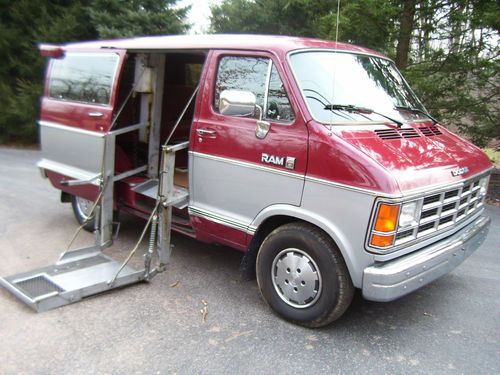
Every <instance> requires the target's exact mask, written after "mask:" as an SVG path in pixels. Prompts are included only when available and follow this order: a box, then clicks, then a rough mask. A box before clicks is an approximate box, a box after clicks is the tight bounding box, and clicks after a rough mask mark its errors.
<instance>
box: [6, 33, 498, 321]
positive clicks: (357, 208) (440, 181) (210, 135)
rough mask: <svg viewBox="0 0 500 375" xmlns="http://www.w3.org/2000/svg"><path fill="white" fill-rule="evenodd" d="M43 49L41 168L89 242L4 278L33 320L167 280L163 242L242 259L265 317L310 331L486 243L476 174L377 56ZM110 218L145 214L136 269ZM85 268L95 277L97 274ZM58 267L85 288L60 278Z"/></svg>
mask: <svg viewBox="0 0 500 375" xmlns="http://www.w3.org/2000/svg"><path fill="white" fill-rule="evenodd" d="M40 51H41V54H42V55H43V56H46V57H48V58H49V59H48V65H47V71H46V79H45V90H44V93H43V98H42V101H41V114H40V120H39V129H40V140H41V148H42V159H41V160H40V161H39V163H38V166H39V167H40V170H41V172H42V174H43V176H44V177H47V178H48V180H49V181H50V183H51V184H52V185H53V186H54V187H55V188H57V189H59V190H60V192H61V193H60V194H61V201H62V202H68V203H71V205H72V208H73V210H74V214H75V216H76V219H77V220H78V222H79V223H80V224H81V226H82V227H84V228H86V229H88V230H91V231H94V232H95V233H96V241H97V243H96V246H94V247H91V248H89V249H79V250H76V251H73V252H68V253H65V254H63V256H62V257H61V258H60V260H59V261H58V264H57V266H56V267H55V268H54V267H52V268H47V269H44V270H43V271H40V270H39V271H37V272H35V273H31V274H29V275H28V274H25V275H21V276H19V275H17V276H16V277H11V278H6V279H2V283H3V285H4V286H7V287H8V288H9V289H10V290H11V291H13V292H15V293H17V295H18V296H19V297H20V298H21V299H23V300H24V301H25V302H27V303H30V304H31V305H32V306H34V307H35V308H38V309H42V310H43V309H48V308H52V307H56V306H60V305H62V304H65V303H70V302H74V301H76V300H78V299H80V298H82V297H84V296H86V295H90V294H93V293H97V292H102V291H104V290H107V289H109V288H112V287H116V286H121V285H126V284H130V283H132V282H136V281H140V280H148V279H149V278H150V277H152V276H153V275H154V274H155V273H156V272H160V271H162V270H163V269H164V268H165V264H166V263H167V261H168V255H169V254H170V231H171V230H173V231H175V232H179V233H182V234H184V235H186V236H189V237H192V238H195V239H197V240H199V241H203V242H206V243H217V244H222V245H225V246H228V247H230V248H233V249H235V250H237V251H240V252H242V253H243V254H244V256H243V258H242V259H243V260H242V264H241V270H242V272H243V274H244V275H245V276H246V277H247V278H248V277H252V276H256V278H257V282H258V286H259V288H260V291H261V293H262V296H263V298H264V299H265V301H266V302H267V303H268V304H269V305H270V306H271V308H272V309H273V310H274V311H275V312H276V313H277V314H278V315H280V316H281V317H283V318H285V319H287V320H290V321H292V322H295V323H297V324H301V325H305V326H309V327H319V326H323V325H326V324H329V323H331V322H333V321H334V320H336V319H337V318H339V317H340V316H341V315H342V314H343V313H344V312H345V311H346V309H347V308H348V306H349V304H350V303H351V300H352V297H353V294H354V292H355V289H359V290H361V292H362V295H363V296H364V298H366V299H368V300H372V301H391V300H394V299H397V298H399V297H401V296H404V295H406V294H408V293H410V292H412V291H415V290H416V289H418V288H421V287H423V286H424V285H426V284H428V283H430V282H431V281H433V280H435V279H436V278H438V277H440V276H442V275H444V274H446V273H448V272H450V271H451V270H452V269H454V268H455V267H456V266H458V265H459V264H460V263H461V262H462V261H463V260H464V259H465V258H467V257H468V256H469V255H470V254H471V253H472V252H474V251H475V250H476V249H477V248H478V247H479V246H480V244H481V243H482V242H483V240H484V238H485V237H486V235H487V232H488V228H489V224H490V219H489V218H488V217H487V216H486V215H485V209H484V198H485V195H486V189H487V184H488V178H489V173H490V171H491V168H492V166H491V163H490V162H489V160H488V158H487V157H486V156H485V155H484V154H483V153H482V152H481V150H479V149H478V148H477V147H475V146H474V145H472V144H471V143H469V142H467V141H466V140H464V139H462V138H460V137H458V136H457V135H455V134H453V133H452V132H450V131H449V130H447V129H446V128H445V127H444V126H443V125H442V124H441V123H440V122H439V121H437V120H435V119H434V118H433V117H431V116H430V115H429V113H428V112H427V110H426V109H425V108H424V106H423V105H422V103H421V102H420V101H419V99H418V98H417V96H416V95H415V93H414V92H413V91H412V90H411V88H410V87H409V85H408V84H407V82H406V81H405V79H404V78H403V76H402V75H401V74H400V73H399V72H398V70H397V69H396V67H395V65H394V63H393V62H392V61H391V60H390V59H388V58H387V57H385V56H383V55H382V54H380V53H378V52H375V51H372V50H369V49H366V48H361V47H357V46H354V45H349V44H344V43H335V42H331V41H324V40H316V39H307V38H293V37H278V36H257V35H209V36H159V37H146V38H134V39H123V40H106V41H103V40H101V41H92V42H84V43H74V44H66V45H57V46H56V45H41V46H40ZM124 211H125V212H128V213H131V214H133V215H136V216H138V217H141V218H144V219H145V220H146V223H147V224H146V228H145V229H144V232H143V235H144V234H145V233H146V229H147V228H148V230H149V232H148V233H150V235H149V236H150V241H149V248H148V250H147V251H146V256H145V269H144V270H142V269H141V270H134V269H132V267H131V266H129V265H127V264H126V262H124V263H123V264H122V262H116V261H113V260H111V258H109V257H108V256H107V255H106V254H104V253H103V252H102V251H103V250H104V249H105V248H106V247H107V246H109V245H110V244H111V242H112V240H113V233H114V232H115V229H116V226H117V223H116V222H115V221H116V214H117V213H118V212H124ZM139 223H140V221H139ZM141 238H142V236H141ZM154 249H156V250H157V251H158V255H156V252H155V251H153V250H154ZM151 259H157V263H158V265H157V266H152V265H151ZM82 260H85V261H82ZM61 267H66V269H67V272H66V271H65V272H63V273H61ZM85 267H86V268H85ZM98 267H100V268H99V270H104V271H106V272H108V271H109V272H108V274H106V276H102V278H101V279H100V278H99V277H101V276H97V274H98V272H95V269H97V268H98ZM86 269H88V270H89V271H88V276H85V275H86V274H85V273H84V272H86V271H85V270H86ZM91 269H92V270H93V271H92V272H91V271H90V270H91ZM72 271H74V272H79V275H80V276H81V277H80V278H79V280H81V282H82V283H87V284H85V285H82V286H81V287H79V288H75V287H74V286H71V285H69V284H70V283H66V281H67V279H68V278H69V276H68V274H70V273H71V272H72ZM82 275H83V276H82ZM99 275H101V274H100V273H99ZM34 278H37V279H36V280H35V279H34ZM34 281H36V282H38V283H41V285H43V286H44V288H45V289H43V291H40V290H39V289H36V288H34V287H33V283H34ZM65 283H66V284H65ZM37 285H40V284H37ZM71 288H73V289H71ZM37 293H38V294H37Z"/></svg>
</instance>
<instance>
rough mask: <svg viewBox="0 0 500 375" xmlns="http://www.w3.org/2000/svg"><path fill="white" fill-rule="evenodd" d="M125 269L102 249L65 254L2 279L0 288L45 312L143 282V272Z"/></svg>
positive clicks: (92, 248)
mask: <svg viewBox="0 0 500 375" xmlns="http://www.w3.org/2000/svg"><path fill="white" fill-rule="evenodd" d="M121 266H122V263H121V262H118V261H116V260H114V259H112V258H110V257H109V256H107V255H105V254H103V253H102V252H101V249H100V248H99V247H90V248H85V249H79V250H75V251H72V252H69V253H66V254H65V256H64V257H63V258H62V259H60V260H59V261H58V262H57V263H56V264H54V265H51V266H47V267H43V268H39V269H36V270H33V271H29V272H25V273H20V274H17V275H13V276H9V277H5V278H0V285H2V286H3V287H4V288H6V289H7V290H9V291H10V292H11V293H12V294H13V295H14V296H15V297H17V298H18V299H20V300H21V301H23V302H24V303H26V304H27V305H28V306H30V307H31V308H32V309H34V310H36V311H38V312H42V311H47V310H50V309H54V308H56V307H59V306H63V305H68V304H70V303H74V302H77V301H80V300H81V299H82V298H84V297H87V296H90V295H94V294H98V293H102V292H106V291H108V290H111V289H115V288H119V287H122V286H125V285H128V284H133V283H137V282H139V281H142V280H144V270H143V269H142V270H135V269H133V268H132V267H129V266H125V267H123V269H122V270H121V271H120V273H119V274H118V276H117V277H116V279H115V280H114V282H112V280H113V279H114V278H115V276H116V274H117V272H118V270H119V269H120V267H121Z"/></svg>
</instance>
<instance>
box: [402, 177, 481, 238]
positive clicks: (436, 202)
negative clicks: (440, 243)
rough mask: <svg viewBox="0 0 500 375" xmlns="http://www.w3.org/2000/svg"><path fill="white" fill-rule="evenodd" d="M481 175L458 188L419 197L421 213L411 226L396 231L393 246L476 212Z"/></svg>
mask: <svg viewBox="0 0 500 375" xmlns="http://www.w3.org/2000/svg"><path fill="white" fill-rule="evenodd" d="M479 180H480V177H476V178H474V179H472V180H469V181H466V182H465V183H464V185H463V186H461V187H454V188H450V189H448V190H444V191H440V192H436V193H430V194H427V195H425V196H424V197H423V199H421V200H420V201H421V204H420V207H421V209H420V216H419V218H418V220H417V222H416V223H414V225H412V226H411V227H410V228H401V229H399V230H398V232H397V233H396V242H395V245H399V244H402V243H404V242H408V241H411V240H414V239H417V238H421V237H423V236H427V235H429V234H432V233H436V232H438V231H440V230H442V229H445V228H448V227H450V226H452V225H454V224H457V223H460V222H462V221H464V220H466V219H467V218H469V217H471V216H472V215H474V214H475V213H476V212H478V210H479V208H480V207H482V205H483V202H484V198H485V195H486V194H485V193H484V192H483V193H481V186H480V184H479Z"/></svg>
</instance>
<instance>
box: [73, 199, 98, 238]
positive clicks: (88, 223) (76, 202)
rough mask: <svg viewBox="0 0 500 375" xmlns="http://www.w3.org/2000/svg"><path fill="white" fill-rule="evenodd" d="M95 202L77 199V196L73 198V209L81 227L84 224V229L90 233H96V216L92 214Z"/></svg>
mask: <svg viewBox="0 0 500 375" xmlns="http://www.w3.org/2000/svg"><path fill="white" fill-rule="evenodd" d="M93 206H94V202H93V201H91V200H88V199H85V198H81V197H77V196H76V195H72V196H71V207H72V208H73V214H74V215H75V218H76V220H77V221H78V223H79V224H80V225H82V224H84V223H85V225H84V226H83V229H85V230H86V231H88V232H93V231H94V225H95V214H93V213H92V216H91V217H90V218H89V215H90V214H91V210H92V207H93Z"/></svg>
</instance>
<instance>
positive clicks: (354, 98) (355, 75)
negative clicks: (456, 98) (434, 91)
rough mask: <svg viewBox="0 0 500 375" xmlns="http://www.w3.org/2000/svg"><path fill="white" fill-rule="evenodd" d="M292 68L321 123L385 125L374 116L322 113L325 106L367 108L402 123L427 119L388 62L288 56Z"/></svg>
mask: <svg viewBox="0 0 500 375" xmlns="http://www.w3.org/2000/svg"><path fill="white" fill-rule="evenodd" d="M290 61H291V65H292V68H293V71H294V73H295V76H296V78H297V80H298V84H299V86H300V88H301V90H302V92H303V95H304V97H305V99H306V102H307V104H308V106H309V109H310V111H311V114H312V115H313V117H314V118H315V119H316V120H317V121H319V122H322V123H339V122H341V123H345V122H358V121H384V122H387V119H385V118H383V117H381V116H379V115H376V114H374V113H371V114H367V113H356V112H347V111H342V110H328V109H325V107H326V106H328V105H332V104H334V105H353V106H357V107H365V108H370V109H372V110H374V111H376V112H380V113H382V114H384V115H387V116H390V117H392V118H394V119H396V120H400V121H403V122H408V121H415V120H420V119H427V116H425V115H424V114H421V113H415V112H412V111H410V110H403V109H397V108H396V107H407V108H416V109H419V110H423V111H425V109H424V107H423V106H422V104H421V103H420V101H419V100H418V99H417V97H416V96H415V95H414V94H413V92H412V91H411V90H410V88H409V87H408V85H407V84H406V82H405V81H404V79H403V77H402V76H401V74H400V73H399V72H398V70H397V69H396V67H395V66H394V64H393V63H392V62H390V61H389V60H385V59H382V58H378V57H374V56H366V55H356V54H351V53H341V52H333V51H309V52H299V53H295V54H293V55H291V57H290Z"/></svg>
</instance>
